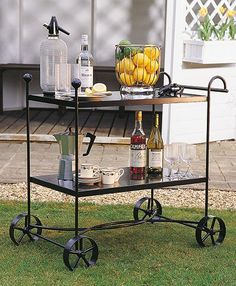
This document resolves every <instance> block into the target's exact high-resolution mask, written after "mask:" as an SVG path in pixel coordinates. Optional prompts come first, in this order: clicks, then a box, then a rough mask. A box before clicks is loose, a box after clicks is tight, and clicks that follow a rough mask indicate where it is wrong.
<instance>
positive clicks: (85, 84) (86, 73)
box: [76, 35, 94, 93]
mask: <svg viewBox="0 0 236 286" xmlns="http://www.w3.org/2000/svg"><path fill="white" fill-rule="evenodd" d="M93 62H94V61H93V56H92V54H91V53H90V52H89V50H88V35H82V36H81V51H80V54H79V57H78V58H77V60H76V63H78V64H79V69H80V72H79V77H80V80H81V92H82V93H83V92H85V89H86V88H92V86H93Z"/></svg>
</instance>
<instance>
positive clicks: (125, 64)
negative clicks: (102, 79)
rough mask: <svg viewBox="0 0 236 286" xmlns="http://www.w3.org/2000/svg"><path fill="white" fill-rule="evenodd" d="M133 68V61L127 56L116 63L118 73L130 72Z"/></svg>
mask: <svg viewBox="0 0 236 286" xmlns="http://www.w3.org/2000/svg"><path fill="white" fill-rule="evenodd" d="M134 69H135V65H134V63H133V61H132V60H131V59H129V58H124V59H123V60H121V61H118V62H117V64H116V71H117V72H118V73H123V72H125V73H128V74H132V73H133V71H134Z"/></svg>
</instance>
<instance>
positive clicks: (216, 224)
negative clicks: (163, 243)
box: [9, 74, 228, 270]
mask: <svg viewBox="0 0 236 286" xmlns="http://www.w3.org/2000/svg"><path fill="white" fill-rule="evenodd" d="M23 78H24V81H25V85H26V110H27V113H26V117H27V118H26V120H27V212H25V213H21V214H19V215H17V216H16V217H15V218H14V219H13V221H12V222H11V225H10V229H9V234H10V238H11V240H12V241H13V242H14V243H15V244H16V245H19V244H20V243H21V242H22V240H23V237H24V236H28V237H29V239H30V240H31V241H35V240H37V239H39V238H40V239H44V240H46V241H48V242H51V243H53V244H55V245H57V246H59V247H62V248H63V249H64V251H63V260H64V263H65V265H66V266H67V267H68V268H69V269H70V270H74V269H75V268H76V267H78V262H79V261H80V260H82V261H83V262H84V263H85V265H86V266H91V265H94V264H95V263H96V261H97V258H98V246H97V244H96V242H95V241H94V240H93V239H92V238H90V237H87V236H85V235H84V234H85V233H86V232H88V231H95V230H104V229H114V228H120V227H129V226H134V225H138V224H143V223H157V222H173V223H178V224H182V225H185V226H188V227H191V228H194V229H195V236H196V240H197V242H198V244H199V245H200V246H206V245H207V244H208V242H209V241H210V244H212V245H217V244H220V243H222V242H223V240H224V238H225V235H226V227H225V224H224V221H223V220H222V219H221V218H219V217H215V216H210V215H209V214H208V187H209V138H210V101H211V91H215V92H228V90H227V88H226V82H225V80H224V79H223V78H222V77H220V76H215V77H213V78H212V79H211V80H210V81H209V84H208V87H199V86H186V85H183V87H184V91H186V90H200V91H204V92H207V94H206V95H196V94H190V93H186V92H184V94H183V96H181V97H180V98H178V97H160V98H158V97H153V98H145V99H123V98H121V97H120V94H119V92H116V93H114V94H113V95H112V96H109V97H106V98H102V99H101V100H98V101H96V100H94V101H83V100H81V99H80V98H79V96H78V88H79V86H80V82H79V80H76V79H75V80H74V81H73V82H72V85H73V87H74V88H75V97H74V98H68V97H67V98H64V99H63V98H57V97H48V96H43V95H32V94H29V83H30V81H31V79H32V76H31V75H30V74H25V75H24V77H23ZM169 79H170V78H169ZM215 80H220V81H222V83H223V88H213V87H212V84H213V82H214V81H215ZM30 101H37V102H44V103H49V104H57V105H60V106H67V107H73V108H74V109H75V146H78V144H77V143H78V136H77V135H78V126H79V122H78V107H100V106H127V105H152V106H153V110H155V105H162V104H172V103H173V104H174V103H193V102H206V104H207V118H206V121H207V127H206V161H205V167H206V170H205V176H200V177H194V178H185V179H180V180H169V179H165V178H164V177H163V178H156V179H148V178H146V180H145V181H144V182H140V181H138V180H137V181H131V180H130V178H129V170H128V168H125V174H124V176H123V177H122V178H121V179H120V181H119V184H118V185H114V186H103V185H102V184H99V185H96V186H91V187H89V188H85V187H83V186H80V185H79V182H78V176H75V180H74V186H73V182H71V185H70V186H65V185H62V184H61V182H59V181H58V180H57V175H47V176H37V177H34V176H31V166H30V165H31V161H30V119H29V112H30V107H29V102H30ZM78 155H79V154H78V148H75V174H78V172H79V168H78V165H79V164H78ZM31 183H35V184H38V185H41V186H45V187H47V188H50V189H53V190H55V191H58V192H62V193H65V194H68V195H71V196H74V198H75V204H74V227H67V228H65V227H50V226H43V225H42V223H41V221H40V219H39V218H37V217H36V216H35V215H32V214H31ZM197 183H205V209H204V217H203V218H201V219H200V220H199V221H189V220H177V219H172V218H168V217H165V216H163V215H162V207H161V204H160V203H159V202H158V201H157V200H156V199H155V198H154V189H155V188H156V189H157V188H164V187H171V186H178V185H188V184H197ZM144 189H150V197H143V198H141V199H140V200H138V201H137V202H136V204H135V206H134V209H133V217H134V219H133V220H126V221H115V222H110V223H104V224H101V225H95V226H91V227H87V228H80V227H79V220H78V217H79V198H80V197H86V196H94V195H105V194H111V193H119V192H129V191H135V190H144ZM144 205H145V209H143V206H144ZM140 214H141V215H142V217H141V218H140ZM20 221H21V222H22V221H23V227H22V226H20ZM44 229H47V230H56V231H72V232H74V237H73V238H71V239H70V240H69V241H68V242H67V243H66V244H65V245H63V244H61V243H59V242H57V241H55V240H52V239H50V238H48V237H45V236H43V234H42V231H43V230H44ZM16 232H20V236H19V237H18V236H17V235H16ZM85 244H86V245H89V246H86V247H85V246H84V245H85ZM71 256H75V257H76V259H75V262H73V263H72V262H71V259H70V258H71Z"/></svg>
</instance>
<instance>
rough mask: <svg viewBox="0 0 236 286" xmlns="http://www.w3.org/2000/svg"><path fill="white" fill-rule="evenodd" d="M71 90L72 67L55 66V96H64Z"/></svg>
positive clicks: (68, 65)
mask: <svg viewBox="0 0 236 286" xmlns="http://www.w3.org/2000/svg"><path fill="white" fill-rule="evenodd" d="M70 89H71V65H70V64H65V63H61V64H55V94H56V95H57V96H64V95H66V94H68V93H69V92H70Z"/></svg>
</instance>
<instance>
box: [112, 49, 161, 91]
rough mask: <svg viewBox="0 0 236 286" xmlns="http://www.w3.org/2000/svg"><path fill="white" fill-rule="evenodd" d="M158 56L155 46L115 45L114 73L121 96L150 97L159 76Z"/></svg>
mask: <svg viewBox="0 0 236 286" xmlns="http://www.w3.org/2000/svg"><path fill="white" fill-rule="evenodd" d="M160 55H161V52H160V47H158V46H155V45H133V44H129V45H116V46H115V71H116V78H117V80H118V81H119V83H120V85H121V89H120V91H121V94H123V95H131V96H140V95H151V96H152V95H153V94H154V85H155V84H156V82H157V81H158V78H159V75H160Z"/></svg>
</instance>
